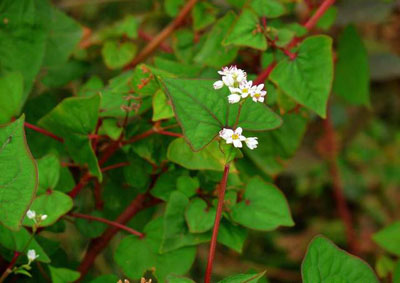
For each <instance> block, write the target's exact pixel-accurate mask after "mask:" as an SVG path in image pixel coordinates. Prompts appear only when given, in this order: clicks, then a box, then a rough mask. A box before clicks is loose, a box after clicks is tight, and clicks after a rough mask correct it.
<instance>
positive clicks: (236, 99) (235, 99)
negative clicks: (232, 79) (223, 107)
mask: <svg viewBox="0 0 400 283" xmlns="http://www.w3.org/2000/svg"><path fill="white" fill-rule="evenodd" d="M239 100H240V95H239V94H236V93H234V94H231V95H228V102H229V103H237V102H239Z"/></svg>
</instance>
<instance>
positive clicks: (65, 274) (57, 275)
mask: <svg viewBox="0 0 400 283" xmlns="http://www.w3.org/2000/svg"><path fill="white" fill-rule="evenodd" d="M49 269H50V275H51V282H53V283H67V282H68V283H69V282H75V281H76V280H77V279H78V278H79V277H80V273H79V272H77V271H74V270H71V269H67V268H62V267H53V266H51V265H50V266H49Z"/></svg>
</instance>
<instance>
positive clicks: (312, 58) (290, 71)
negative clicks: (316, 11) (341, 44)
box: [270, 35, 333, 118]
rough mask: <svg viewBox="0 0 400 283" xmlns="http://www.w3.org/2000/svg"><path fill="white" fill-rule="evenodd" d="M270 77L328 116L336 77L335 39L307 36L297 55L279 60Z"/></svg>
mask: <svg viewBox="0 0 400 283" xmlns="http://www.w3.org/2000/svg"><path fill="white" fill-rule="evenodd" d="M270 78H271V80H272V81H274V83H276V84H277V85H278V86H279V87H280V88H281V89H282V90H283V91H284V92H285V93H286V94H287V95H289V96H290V97H292V98H293V99H294V100H296V101H297V102H298V103H300V104H303V105H304V106H306V107H308V108H310V109H311V110H313V111H315V112H316V113H317V114H318V115H319V116H321V117H323V118H325V116H326V105H327V102H328V97H329V93H330V91H331V85H332V79H333V62H332V39H331V38H329V37H327V36H323V35H318V36H311V37H308V38H307V39H306V40H304V41H303V42H302V43H301V44H300V47H299V50H298V52H297V57H296V58H295V59H294V60H290V59H288V58H285V59H283V60H282V61H281V62H279V63H278V65H277V66H276V67H275V68H274V70H273V71H272V73H271V75H270Z"/></svg>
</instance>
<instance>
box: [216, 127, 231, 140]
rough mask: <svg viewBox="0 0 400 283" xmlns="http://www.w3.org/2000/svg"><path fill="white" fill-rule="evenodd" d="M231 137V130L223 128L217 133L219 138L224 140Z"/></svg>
mask: <svg viewBox="0 0 400 283" xmlns="http://www.w3.org/2000/svg"><path fill="white" fill-rule="evenodd" d="M232 135H233V131H232V130H231V129H226V128H223V129H222V130H221V131H219V136H220V137H221V138H223V139H225V140H226V139H227V138H229V137H232Z"/></svg>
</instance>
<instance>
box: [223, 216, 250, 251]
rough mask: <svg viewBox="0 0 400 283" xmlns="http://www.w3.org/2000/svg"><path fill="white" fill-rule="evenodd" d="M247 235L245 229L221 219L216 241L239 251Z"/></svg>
mask: <svg viewBox="0 0 400 283" xmlns="http://www.w3.org/2000/svg"><path fill="white" fill-rule="evenodd" d="M246 237H247V229H243V227H241V226H239V225H234V224H232V223H231V222H229V221H228V220H226V219H221V225H220V226H219V231H218V239H217V240H218V242H219V243H221V244H223V245H225V246H227V247H228V248H231V249H232V250H234V251H236V252H238V253H241V252H242V250H243V244H244V241H245V240H246Z"/></svg>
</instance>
